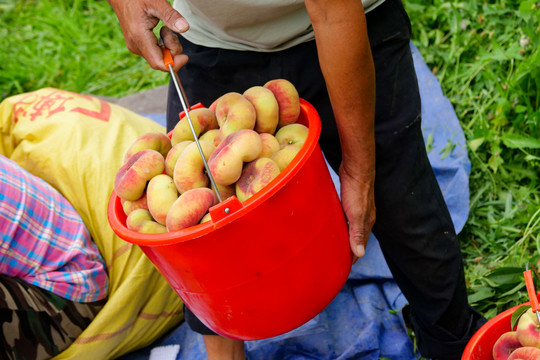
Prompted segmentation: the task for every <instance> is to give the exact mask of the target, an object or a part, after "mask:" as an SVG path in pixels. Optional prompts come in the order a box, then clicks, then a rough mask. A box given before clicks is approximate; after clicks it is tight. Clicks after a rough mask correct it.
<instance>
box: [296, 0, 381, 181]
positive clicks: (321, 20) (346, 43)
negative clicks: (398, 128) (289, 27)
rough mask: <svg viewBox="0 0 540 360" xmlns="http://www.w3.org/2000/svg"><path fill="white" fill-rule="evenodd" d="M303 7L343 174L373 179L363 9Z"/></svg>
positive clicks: (313, 1) (371, 98)
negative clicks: (338, 144)
mask: <svg viewBox="0 0 540 360" xmlns="http://www.w3.org/2000/svg"><path fill="white" fill-rule="evenodd" d="M306 6H307V8H308V12H309V14H310V17H311V21H312V24H313V29H314V31H315V39H316V43H317V49H318V54H319V61H320V64H321V70H322V72H323V75H324V78H325V81H326V86H327V89H328V93H329V96H330V101H331V103H332V108H333V110H334V115H335V118H336V123H337V127H338V132H339V136H340V140H341V148H342V152H343V164H344V166H346V167H347V168H346V169H345V170H346V171H347V172H349V173H350V174H351V175H353V176H354V177H355V178H356V177H359V178H360V177H365V176H368V177H370V176H373V172H374V163H375V157H374V142H375V141H374V124H373V121H374V112H375V70H374V65H373V59H372V56H371V50H370V46H369V40H368V37H367V29H366V21H365V15H364V10H363V8H362V4H361V2H360V1H357V0H352V1H336V0H334V1H332V0H330V1H326V0H322V1H318V0H307V1H306ZM348 164H355V166H354V168H353V167H352V166H351V165H348Z"/></svg>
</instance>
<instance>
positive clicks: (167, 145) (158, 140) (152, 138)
mask: <svg viewBox="0 0 540 360" xmlns="http://www.w3.org/2000/svg"><path fill="white" fill-rule="evenodd" d="M171 147H172V145H171V140H170V139H169V137H168V136H167V135H166V134H163V133H159V132H150V133H146V134H144V135H142V136H140V137H139V138H138V139H137V140H135V141H134V142H133V144H131V146H130V147H129V149H128V150H127V152H126V154H125V155H124V163H125V162H126V161H127V160H128V159H129V158H130V157H131V156H132V155H134V154H136V153H138V152H139V151H141V150H146V149H150V150H156V151H157V152H159V153H160V154H161V155H162V156H163V157H166V156H167V153H168V152H169V150H170V149H171Z"/></svg>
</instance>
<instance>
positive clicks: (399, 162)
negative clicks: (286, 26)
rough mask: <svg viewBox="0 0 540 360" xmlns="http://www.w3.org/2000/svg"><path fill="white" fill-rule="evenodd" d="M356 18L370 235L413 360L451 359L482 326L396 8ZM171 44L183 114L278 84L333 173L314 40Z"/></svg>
mask: <svg viewBox="0 0 540 360" xmlns="http://www.w3.org/2000/svg"><path fill="white" fill-rule="evenodd" d="M366 17H367V24H368V33H369V39H370V44H371V48H372V53H373V57H374V62H375V70H376V81H377V83H376V89H377V97H376V110H375V118H376V119H375V137H376V149H375V153H376V180H375V204H376V206H377V220H376V223H375V225H374V227H373V233H374V235H375V236H376V237H377V239H378V240H379V242H380V246H381V249H382V252H383V254H384V256H385V259H386V261H387V263H388V266H389V268H390V270H391V272H392V274H393V277H394V279H395V281H396V282H397V284H398V285H399V287H400V289H401V290H402V292H403V294H404V295H405V297H406V298H407V300H408V302H409V305H410V316H411V319H410V320H411V325H412V327H413V329H414V331H415V334H416V336H417V340H418V347H419V350H420V352H421V353H422V355H423V356H424V357H431V358H437V359H460V358H461V354H462V352H463V350H464V348H465V346H466V344H467V342H468V340H469V339H470V337H471V336H472V335H473V334H474V332H475V331H476V330H477V329H478V328H479V327H480V326H481V325H482V324H483V323H484V322H485V319H484V318H483V317H482V316H481V315H480V314H478V313H477V312H476V311H475V310H474V309H472V308H471V307H470V306H469V304H468V302H467V292H466V286H465V278H464V269H463V262H462V257H461V251H460V247H459V242H458V240H457V237H456V233H455V230H454V226H453V223H452V220H451V217H450V214H449V212H448V209H447V206H446V204H445V201H444V198H443V196H442V193H441V191H440V189H439V186H438V183H437V180H436V178H435V176H434V174H433V170H432V168H431V165H430V163H429V160H428V158H427V154H426V150H425V144H424V139H423V135H422V132H421V127H420V125H421V124H420V121H421V106H420V95H419V91H418V83H417V79H416V74H415V70H414V64H413V60H412V56H411V52H410V47H409V42H410V35H411V28H410V26H411V25H410V22H409V18H408V16H407V14H406V12H405V10H404V8H403V6H402V4H401V1H400V0H386V1H385V3H383V4H382V5H380V6H379V7H377V8H376V9H374V10H373V11H371V12H369V13H368V14H367V15H366ZM180 41H181V42H182V45H183V46H184V52H185V53H186V54H188V55H189V57H190V60H189V61H188V63H187V64H186V65H185V66H184V67H182V68H181V69H180V71H179V76H180V79H181V81H182V83H183V86H184V88H185V90H186V93H187V96H188V99H189V101H190V103H191V104H192V105H193V104H195V103H197V102H201V103H202V104H203V105H205V106H210V104H211V103H212V102H213V101H214V100H215V99H217V98H218V97H219V96H221V95H223V94H225V93H227V92H230V91H236V92H239V93H242V92H244V91H245V90H246V89H248V88H249V87H251V86H255V85H263V84H264V83H265V82H267V81H268V80H271V79H276V78H285V79H288V80H289V81H291V82H292V83H293V84H295V86H296V87H297V89H298V92H299V93H300V96H301V97H302V98H304V99H305V100H307V101H309V102H310V103H311V104H313V105H314V106H315V108H316V109H317V111H318V113H319V115H320V117H321V122H322V131H321V137H320V139H319V143H320V145H321V148H322V150H323V152H324V154H325V157H326V158H327V160H328V162H329V163H330V165H331V166H332V168H333V169H334V170H335V171H336V172H337V171H338V167H339V164H340V162H341V149H340V143H339V137H338V133H337V129H336V124H335V120H334V116H333V112H332V108H331V105H330V101H329V98H328V93H327V91H326V86H325V81H324V78H323V76H322V73H321V70H320V67H319V63H318V59H317V50H316V46H315V42H314V41H312V42H309V43H305V44H301V45H298V46H296V47H294V48H291V49H287V50H284V51H281V52H275V53H257V52H245V51H233V50H223V49H215V48H205V47H201V46H197V45H194V44H192V43H189V42H188V41H186V40H185V39H183V38H180ZM181 110H182V109H181V105H180V101H179V99H178V95H177V94H176V90H175V88H174V86H170V87H169V100H168V108H167V128H168V130H171V129H172V128H173V127H174V125H175V124H176V122H177V121H178V119H179V118H178V114H179V112H181ZM186 320H187V321H188V323H189V324H190V326H191V327H192V328H193V329H194V330H195V331H198V332H200V333H203V334H212V333H213V332H212V331H211V330H210V329H207V328H206V327H205V326H204V325H203V324H202V323H200V322H199V321H198V320H197V318H196V317H195V316H194V315H193V314H192V313H191V312H190V311H189V309H187V308H186Z"/></svg>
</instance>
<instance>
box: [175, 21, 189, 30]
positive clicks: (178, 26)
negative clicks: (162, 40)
mask: <svg viewBox="0 0 540 360" xmlns="http://www.w3.org/2000/svg"><path fill="white" fill-rule="evenodd" d="M174 27H175V31H176V32H183V31H186V30H187V29H188V27H189V25H188V23H187V21H186V19H184V18H180V19H178V20H176V22H175V23H174Z"/></svg>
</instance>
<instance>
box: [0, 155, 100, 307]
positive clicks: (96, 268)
mask: <svg viewBox="0 0 540 360" xmlns="http://www.w3.org/2000/svg"><path fill="white" fill-rule="evenodd" d="M0 236H1V237H0V274H5V275H8V276H11V277H16V278H19V279H22V280H24V281H26V282H28V283H30V284H33V285H36V286H38V287H40V288H43V289H45V290H48V291H50V292H52V293H54V294H56V295H59V296H61V297H64V298H66V299H70V300H74V301H79V302H94V301H97V300H100V299H103V298H105V297H106V294H107V288H108V278H107V273H106V269H105V265H104V261H103V259H102V257H101V255H100V254H99V251H98V249H97V246H96V245H95V244H94V243H93V241H92V239H91V237H90V234H89V232H88V230H87V228H86V226H85V225H84V224H83V222H82V220H81V218H80V216H79V215H78V214H77V212H76V211H75V209H74V208H73V207H72V206H71V204H69V203H68V201H67V200H66V199H65V198H64V197H62V196H61V195H60V194H59V193H58V192H57V191H56V190H55V189H54V188H52V187H51V186H50V185H49V184H48V183H46V182H45V181H44V180H42V179H39V178H37V177H36V176H34V175H32V174H30V173H28V172H27V171H26V170H24V169H22V168H21V167H20V166H18V165H17V164H16V163H15V162H13V161H12V160H10V159H8V158H6V157H4V156H0Z"/></svg>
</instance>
